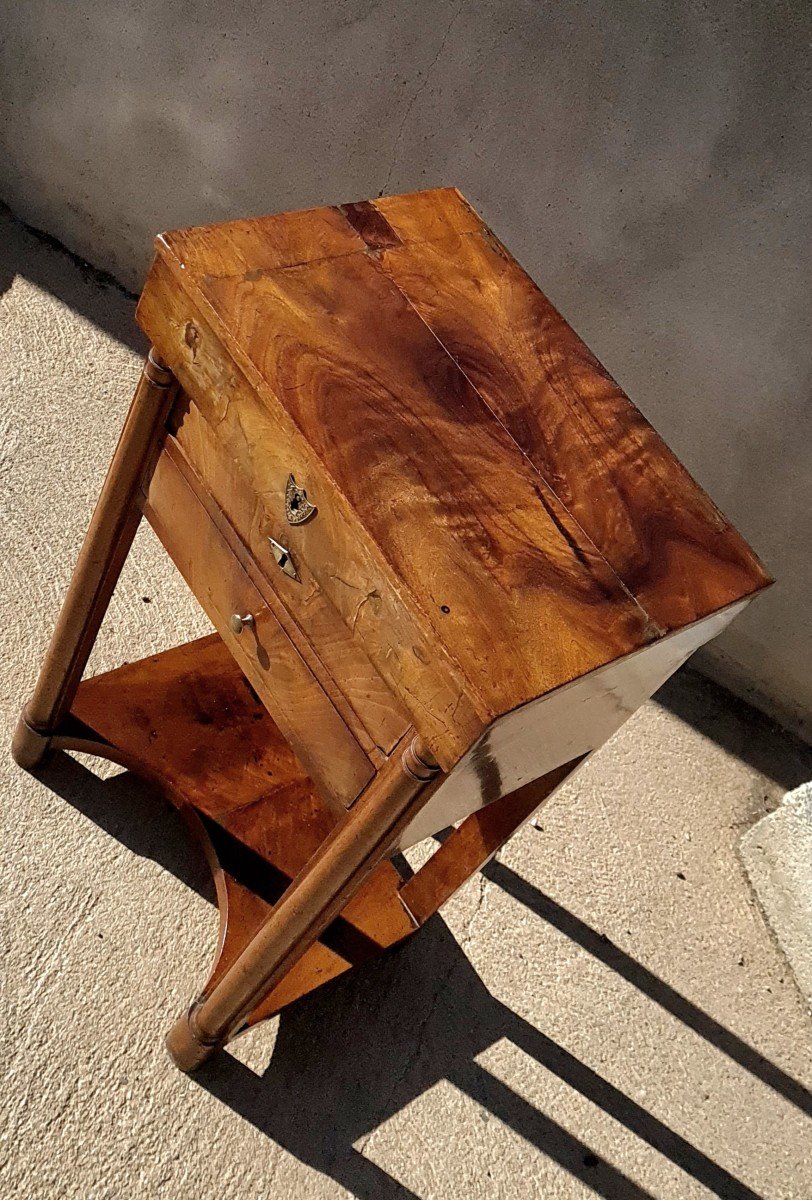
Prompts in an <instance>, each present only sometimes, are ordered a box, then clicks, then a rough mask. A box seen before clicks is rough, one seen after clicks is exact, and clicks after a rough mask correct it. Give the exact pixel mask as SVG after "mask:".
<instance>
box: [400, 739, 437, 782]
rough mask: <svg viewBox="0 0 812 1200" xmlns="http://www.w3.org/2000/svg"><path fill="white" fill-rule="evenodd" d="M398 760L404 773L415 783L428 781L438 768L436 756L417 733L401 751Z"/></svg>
mask: <svg viewBox="0 0 812 1200" xmlns="http://www.w3.org/2000/svg"><path fill="white" fill-rule="evenodd" d="M400 761H401V765H402V766H403V771H404V773H405V774H406V775H409V776H410V777H411V778H412V779H414V780H416V781H417V783H428V782H429V780H431V779H433V778H434V776H435V775H436V774H437V772H438V771H439V770H440V765H439V763H438V762H437V760H436V758H435V757H434V755H433V754H432V753H431V751H430V750H429V749H428V747H427V746H426V744H425V742H424V741H423V739H422V738H421V737H420V736H419V735H417V734H415V736H414V737H413V738H412V740H411V741H410V742H409V744H408V746H407V747H406V749H405V750H404V751H403V755H402V757H401V760H400Z"/></svg>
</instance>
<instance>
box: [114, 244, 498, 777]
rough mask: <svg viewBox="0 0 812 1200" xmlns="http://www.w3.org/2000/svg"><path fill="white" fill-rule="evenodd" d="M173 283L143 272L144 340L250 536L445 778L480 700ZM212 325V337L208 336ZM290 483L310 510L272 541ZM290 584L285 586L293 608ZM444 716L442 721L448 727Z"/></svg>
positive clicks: (193, 302)
mask: <svg viewBox="0 0 812 1200" xmlns="http://www.w3.org/2000/svg"><path fill="white" fill-rule="evenodd" d="M183 274H184V273H183V272H179V271H178V270H177V264H174V265H173V264H172V263H171V261H169V260H167V259H165V258H164V257H163V256H162V255H159V256H158V258H156V260H155V263H154V264H153V267H152V270H151V272H150V276H149V279H148V282H147V285H146V287H145V289H144V292H143V294H142V296H141V300H140V302H139V305H138V312H137V316H138V320H139V324H140V325H141V327H142V329H143V330H144V332H145V333H146V334H147V336H148V337H149V338H150V340H151V341H152V342H153V344H154V345H155V346H156V347H157V349H158V351H159V352H160V354H161V355H162V357H163V358H164V359H165V360H166V361H167V362H168V363H169V365H170V366H171V368H172V370H173V372H174V373H175V375H176V376H177V377H178V379H179V381H180V383H181V385H182V387H183V389H184V391H185V392H187V393H188V394H189V395H190V396H191V397H192V399H193V400H194V403H195V405H196V406H197V408H198V409H199V411H200V413H201V415H202V416H203V417H204V419H205V420H206V422H207V423H208V425H209V426H210V427H211V429H212V430H213V431H214V434H215V436H216V437H217V439H218V440H219V441H221V442H222V445H223V448H224V452H225V453H226V454H227V455H228V456H229V457H230V458H231V459H232V460H233V461H234V462H237V463H239V465H240V469H241V471H242V472H243V474H244V475H245V477H246V478H248V479H250V480H251V486H252V487H253V488H254V489H255V491H256V494H257V497H258V499H259V501H260V504H261V505H262V506H263V508H264V511H265V515H266V523H265V524H262V525H261V529H260V531H261V533H262V534H263V535H270V536H272V537H275V538H276V539H277V540H281V541H283V544H284V545H286V546H288V547H289V548H290V550H291V552H292V554H293V557H294V561H295V562H297V563H298V562H306V563H307V564H308V566H309V568H310V570H311V572H312V574H313V577H314V578H315V579H316V580H317V582H318V584H319V586H320V587H321V588H322V590H323V591H324V593H325V595H326V596H327V597H328V598H329V600H330V601H331V603H332V604H333V605H334V606H335V608H336V609H337V611H338V612H339V613H340V615H341V617H342V619H343V621H344V623H345V625H347V627H348V628H349V629H351V630H352V632H353V633H354V635H355V636H356V637H357V638H358V639H359V640H361V641H362V642H363V644H364V648H365V650H366V652H367V654H368V656H369V658H370V659H371V661H372V662H373V663H374V665H375V667H376V668H377V670H378V671H379V672H380V674H381V676H382V677H383V679H384V680H385V681H386V683H387V684H388V685H389V687H390V688H391V689H392V691H393V693H394V694H395V696H396V697H398V698H399V699H400V700H401V702H402V703H403V705H404V707H405V708H406V709H407V710H408V712H409V714H410V716H411V718H412V722H413V724H414V726H415V728H416V729H417V730H418V732H419V733H421V734H422V735H423V736H424V737H425V738H426V740H427V742H428V744H429V746H430V747H431V750H432V752H433V753H434V755H435V757H436V758H437V761H438V762H439V763H440V765H441V766H442V767H443V769H444V770H449V769H450V768H451V767H452V766H453V765H454V763H456V762H457V761H458V760H459V758H460V757H461V756H462V754H464V753H465V751H466V750H468V749H469V747H470V746H471V745H472V744H473V742H474V741H475V740H476V738H477V737H478V736H479V734H480V733H481V732H482V730H483V729H484V728H485V727H486V725H487V724H488V721H489V715H488V714H487V712H486V710H485V708H484V706H483V704H482V702H481V700H480V699H479V698H478V697H477V696H476V694H475V692H474V690H473V688H472V687H471V685H470V683H469V682H468V681H467V680H466V679H465V678H464V677H463V675H462V672H461V671H460V669H459V667H458V666H457V664H456V663H454V662H453V660H452V659H451V657H450V656H449V655H448V653H447V652H446V651H445V649H444V647H443V646H442V645H441V644H440V643H438V642H437V640H436V638H435V637H434V635H433V633H432V631H431V629H430V627H429V625H428V622H427V621H425V620H423V619H422V614H420V613H419V612H416V611H415V610H414V608H413V607H412V606H411V605H410V604H409V602H408V598H407V597H406V596H404V594H403V589H402V587H401V584H400V581H399V580H398V579H397V578H396V577H395V575H394V573H393V571H392V569H391V568H390V567H389V565H388V564H387V563H386V561H385V559H384V558H383V557H382V555H381V554H380V551H379V550H378V548H377V547H376V546H375V545H374V543H373V542H372V541H371V539H370V538H369V537H368V535H367V532H366V531H365V530H364V528H363V526H362V525H361V524H360V522H359V521H358V520H357V518H356V516H355V514H354V513H353V511H352V510H351V509H350V507H349V505H348V504H347V502H346V500H345V498H344V497H343V496H342V495H341V493H340V491H339V490H338V489H337V488H336V487H335V485H334V483H333V481H332V480H331V478H330V476H329V473H328V472H327V471H326V469H325V467H324V464H323V463H321V462H320V461H319V460H318V458H317V457H316V455H315V454H314V452H313V449H312V448H311V447H310V446H309V445H308V443H307V441H306V439H305V438H303V437H302V435H301V434H300V433H299V431H298V430H296V428H295V427H294V426H293V423H292V421H291V419H290V417H289V416H288V414H287V413H286V412H285V410H284V409H283V408H282V407H281V406H279V405H276V406H275V405H274V403H273V397H272V396H269V395H267V388H264V391H265V393H266V394H265V395H263V396H260V395H259V391H260V390H262V389H263V387H264V385H263V381H262V380H261V378H260V376H259V374H258V372H257V371H256V368H255V367H253V365H252V364H251V362H250V361H249V360H248V359H247V358H246V356H245V355H244V353H243V352H242V350H241V348H240V347H239V345H238V344H236V343H235V341H234V339H233V338H232V337H231V336H230V334H229V331H228V330H227V329H224V328H222V327H221V326H220V324H219V322H216V316H215V314H214V313H212V312H210V311H209V310H208V308H207V306H206V304H205V301H204V299H203V298H202V297H201V296H200V295H199V293H198V292H197V291H196V290H195V289H194V288H192V289H191V290H190V292H189V293H187V292H186V291H184V283H183V281H182V280H180V279H179V278H178V276H179V275H180V276H182V275H183ZM212 322H215V323H216V326H217V332H215V330H214V328H213V327H212ZM291 472H292V473H293V474H294V475H295V476H296V479H297V480H298V481H299V483H300V484H301V485H302V486H304V487H306V488H307V491H308V495H310V496H311V497H312V498H313V500H314V502H315V503H317V504H318V507H319V515H318V519H317V520H313V521H309V522H308V523H307V524H305V525H302V526H298V527H295V528H294V527H290V526H287V525H285V536H284V538H280V532H281V526H280V524H279V520H280V518H279V515H278V514H280V513H281V512H283V511H284V491H285V485H286V482H287V478H288V475H289V474H290V473H291ZM297 586H298V585H297V584H295V582H294V581H292V580H291V581H289V582H286V581H285V580H282V581H281V582H280V588H281V589H284V588H289V589H290V592H289V593H285V595H286V597H287V596H288V595H289V596H290V599H289V600H288V599H286V603H288V604H289V606H290V605H295V603H296V600H295V591H294V590H293V589H295V588H296V587H297ZM451 714H453V719H451Z"/></svg>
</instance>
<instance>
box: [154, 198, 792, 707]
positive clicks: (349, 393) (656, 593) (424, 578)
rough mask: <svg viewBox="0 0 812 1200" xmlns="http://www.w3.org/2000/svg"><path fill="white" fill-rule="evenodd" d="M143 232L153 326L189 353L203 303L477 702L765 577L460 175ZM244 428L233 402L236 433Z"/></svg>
mask: <svg viewBox="0 0 812 1200" xmlns="http://www.w3.org/2000/svg"><path fill="white" fill-rule="evenodd" d="M157 247H158V257H159V260H160V261H161V262H162V263H163V265H164V268H168V269H169V270H170V271H171V273H172V278H173V279H174V281H175V285H176V286H177V289H178V299H177V301H176V300H175V298H174V297H173V300H172V305H171V307H172V309H173V311H172V312H171V313H170V312H167V311H165V310H166V309H167V307H168V305H167V302H166V300H165V299H164V300H162V301H161V305H158V304H156V303H153V304H150V303H149V292H150V283H149V282H148V284H147V288H146V289H145V300H143V301H142V305H141V306H140V309H139V314H140V316H141V319H142V324H143V325H144V327H145V329H146V332H147V333H148V334H149V336H150V337H151V338H152V340H153V341H154V342H155V343H156V344H157V346H158V348H159V350H161V352H162V353H164V354H165V355H166V356H167V358H168V361H169V362H170V365H172V366H173V369H175V370H176V371H177V370H182V369H183V368H184V365H185V366H186V368H187V370H188V367H189V363H188V360H187V361H186V363H185V364H184V363H181V362H176V361H174V360H173V353H174V354H175V358H177V353H176V352H175V351H174V342H173V341H172V339H171V338H170V337H169V336H168V334H167V332H166V329H165V328H164V326H166V327H167V328H168V326H169V324H171V322H173V321H174V322H178V321H180V320H181V319H182V316H183V313H184V312H185V311H186V309H185V308H184V305H186V308H188V310H189V312H195V313H198V314H202V316H203V317H204V318H205V321H206V322H208V323H209V324H210V327H211V329H212V330H213V331H214V333H215V335H216V337H217V338H218V340H219V341H220V342H221V344H222V348H223V350H224V352H225V353H226V355H227V356H229V358H230V360H231V361H233V363H234V369H235V370H237V371H240V372H243V373H244V374H245V376H246V378H249V379H250V381H251V387H252V397H251V404H252V405H254V406H260V407H261V409H262V411H263V412H265V413H266V414H267V415H268V416H269V417H270V418H274V417H276V418H277V419H279V420H280V421H284V422H286V423H287V424H288V425H289V424H290V422H292V424H293V426H294V427H295V430H296V433H297V436H298V437H299V438H301V439H303V441H304V443H306V444H307V447H308V448H309V452H311V453H312V455H314V456H315V459H316V460H317V462H318V464H319V474H318V478H317V479H315V480H314V481H311V482H312V486H313V487H314V488H315V490H316V492H317V494H315V495H314V500H315V501H316V503H317V504H318V505H319V506H320V510H321V509H322V508H323V507H327V506H329V505H330V503H331V497H332V496H333V495H334V494H336V493H338V494H340V497H341V500H342V504H346V505H347V506H348V508H349V512H350V513H351V514H352V518H353V520H354V521H355V522H357V528H358V534H359V536H363V537H364V538H366V539H368V540H370V541H371V543H372V545H373V546H374V548H375V552H376V553H377V555H378V556H379V559H380V563H381V569H382V572H383V575H384V578H385V580H386V581H388V586H390V587H391V588H392V589H393V590H394V591H395V592H396V593H397V600H398V603H401V604H402V605H403V606H405V609H407V610H408V612H409V616H410V620H414V622H416V624H417V626H419V628H420V629H421V630H422V631H423V632H424V633H425V634H426V636H427V638H428V641H429V644H431V643H433V642H436V643H438V644H439V645H441V646H442V648H443V652H444V654H445V655H447V656H448V658H449V660H450V661H451V662H452V663H453V664H454V667H455V669H458V670H459V673H460V675H461V677H462V678H463V680H464V681H465V685H464V686H465V690H466V691H467V692H468V694H469V698H470V701H471V704H472V705H473V707H474V709H475V710H476V711H477V712H479V713H480V714H482V716H483V719H484V720H487V719H488V717H493V716H497V715H499V714H500V713H504V712H506V711H509V710H510V709H512V708H515V707H516V706H518V705H519V704H522V703H524V702H526V701H528V700H530V699H532V698H534V697H536V696H539V695H542V694H545V693H546V692H548V691H550V690H551V689H552V688H555V687H557V686H559V685H561V684H563V683H566V682H568V681H569V680H571V679H573V678H576V677H577V676H579V675H582V674H585V673H586V672H588V671H590V670H593V669H595V668H596V667H598V666H601V665H602V664H604V663H606V662H608V661H611V660H612V659H614V658H617V657H619V656H621V655H623V654H626V653H628V652H630V651H632V650H634V649H636V648H638V647H640V646H641V645H643V644H645V643H646V642H648V641H651V640H653V639H656V638H658V637H660V636H663V635H664V634H665V633H666V632H668V631H670V630H673V629H676V628H680V627H682V626H684V625H686V624H689V623H690V622H692V621H695V620H697V619H699V618H700V617H702V616H705V615H707V614H708V613H710V612H713V611H715V610H716V609H719V608H722V607H725V606H727V605H729V604H731V603H732V602H734V601H735V600H738V599H740V598H741V597H743V596H746V595H749V594H750V593H752V592H754V591H756V590H758V589H759V588H761V587H764V586H765V585H766V584H767V583H768V582H769V578H768V576H767V575H766V573H765V572H764V570H763V568H762V566H761V564H760V563H759V561H758V559H757V558H756V557H755V555H754V554H753V553H752V551H751V550H750V549H749V547H748V546H747V544H746V543H745V542H744V541H743V539H742V538H741V537H739V535H738V534H737V533H736V532H735V530H734V529H733V528H732V527H731V526H730V525H729V523H728V522H727V521H726V520H725V519H724V518H723V517H722V515H721V514H720V513H719V512H718V510H717V509H716V508H715V506H714V505H713V504H712V503H711V502H710V500H709V499H708V498H707V496H706V495H705V494H704V492H702V490H701V489H700V488H699V487H698V486H697V484H696V483H694V481H693V480H692V479H691V478H690V476H689V475H688V474H687V472H686V471H685V470H684V468H683V467H682V466H681V465H680V464H679V462H678V461H677V460H676V458H675V457H674V456H673V455H672V454H671V452H670V451H669V450H668V448H667V447H666V446H665V444H664V443H663V442H662V440H661V439H660V438H659V437H658V436H657V434H656V433H655V432H654V430H653V429H652V428H651V426H650V425H649V424H648V423H647V422H646V421H645V420H644V419H643V417H642V416H641V414H640V413H639V412H638V410H637V409H636V408H635V407H634V406H633V405H632V404H631V402H630V401H629V400H628V399H627V397H626V396H625V395H624V394H623V392H622V391H621V389H620V388H619V387H618V386H617V384H616V383H615V382H614V381H613V380H612V379H611V378H610V377H609V376H608V375H607V373H606V372H605V371H604V369H603V368H602V367H601V366H600V364H599V363H598V362H597V360H596V359H595V358H594V356H593V355H592V354H591V353H590V352H589V350H588V349H587V347H586V346H585V345H584V344H583V342H582V341H581V340H580V339H579V338H578V337H577V335H576V334H575V333H574V332H573V330H572V329H571V328H570V327H569V325H567V323H566V322H565V321H564V320H563V318H562V317H561V316H560V314H558V313H557V312H556V310H555V309H554V308H553V307H552V305H551V304H550V303H549V301H547V299H546V298H545V297H544V296H543V294H542V293H541V292H540V291H539V289H538V288H537V287H536V285H535V284H534V283H533V281H532V280H530V279H529V277H528V276H527V275H526V274H525V273H524V272H523V271H522V269H521V268H520V267H519V266H518V264H517V263H516V262H515V260H514V259H513V258H512V257H511V256H510V255H509V254H508V253H507V251H506V250H505V249H504V247H502V246H501V244H500V243H499V242H498V241H497V240H496V239H495V238H494V236H493V235H492V234H491V232H490V230H488V228H487V227H486V226H485V224H484V223H483V222H482V220H481V219H480V218H479V216H478V215H477V214H476V213H475V212H474V210H473V209H472V208H471V207H470V205H469V204H468V203H467V202H466V201H465V200H464V199H463V198H462V197H461V196H460V194H459V193H458V192H457V191H456V190H454V189H440V190H435V191H428V192H420V193H415V194H412V195H408V196H390V197H385V198H382V199H379V200H376V201H371V202H370V201H364V202H360V203H357V204H349V205H344V206H342V207H340V208H338V207H337V208H322V209H313V210H310V211H308V212H302V213H288V214H281V215H278V216H274V217H268V218H258V219H256V220H252V221H238V222H233V223H230V224H227V225H221V226H211V227H207V228H200V229H192V230H183V231H179V232H175V233H168V234H164V235H162V236H161V237H160V238H159V239H158V243H157ZM161 306H163V307H161ZM191 336H192V337H193V339H197V337H198V333H197V331H196V329H195V330H193V334H192V335H191ZM186 341H187V344H188V343H189V334H188V330H187V334H186ZM196 352H197V347H196V345H195V347H194V350H193V354H194V353H196ZM183 381H184V386H186V387H190V382H191V394H192V396H193V398H194V386H193V381H189V380H187V378H186V377H184V378H183ZM246 403H247V401H246ZM238 422H239V417H238ZM258 427H259V426H258V425H257V423H256V421H254V420H248V414H247V411H246V421H245V422H244V423H243V424H242V426H241V428H242V430H243V433H242V434H241V436H242V437H243V438H244V437H245V429H253V428H258ZM225 429H226V425H225V424H224V426H223V430H224V432H223V436H225ZM250 451H251V453H250V454H246V456H245V460H246V464H247V466H246V469H247V470H248V471H249V472H250V471H254V472H255V474H257V475H258V474H259V472H257V469H256V456H257V454H258V453H260V454H261V447H257V446H256V445H252V446H251V447H250ZM230 453H232V454H235V453H239V448H238V447H237V446H236V444H233V445H231V446H230ZM252 462H253V465H251V464H252ZM260 482H262V483H264V484H265V485H267V480H264V481H260V480H259V479H257V488H258V490H259V487H260ZM282 482H283V481H282ZM310 490H311V487H310V486H309V491H310ZM342 511H343V510H342ZM315 519H316V520H318V519H319V518H318V517H316V518H315ZM349 545H350V546H351V545H352V538H351V537H350V538H349ZM350 553H351V550H350ZM313 570H314V574H315V573H317V572H318V568H317V566H314V567H313ZM320 582H321V585H322V586H323V587H324V588H325V591H327V592H329V590H330V588H331V587H336V586H337V585H336V583H335V580H334V579H331V578H327V577H326V575H325V578H324V579H322V580H320ZM375 592H376V588H375V587H371V588H370V592H369V600H370V603H369V604H368V605H366V609H365V612H364V620H365V621H370V620H374V619H375V610H376V602H375ZM359 631H361V632H363V631H362V629H361V627H360V626H359ZM377 644H378V642H377V641H376V645H377ZM420 653H421V654H424V651H422V650H421V652H420ZM421 661H422V660H421ZM381 669H382V670H384V669H385V667H384V666H382V667H381ZM425 669H426V676H427V680H429V684H427V687H426V694H425V697H424V699H423V700H422V701H421V703H425V704H426V705H429V706H430V705H431V703H432V701H431V694H432V691H431V686H430V677H431V664H430V663H426V664H425ZM396 675H397V673H395V686H396ZM387 678H389V679H390V682H392V676H391V675H389V676H387ZM405 702H406V703H407V706H408V707H409V708H410V711H411V712H412V713H413V715H414V716H415V717H416V718H417V715H418V714H417V713H416V711H415V701H414V697H413V696H412V697H410V698H409V699H407V700H406V701H405ZM448 719H449V720H453V713H450V714H448ZM418 724H419V722H418Z"/></svg>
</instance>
